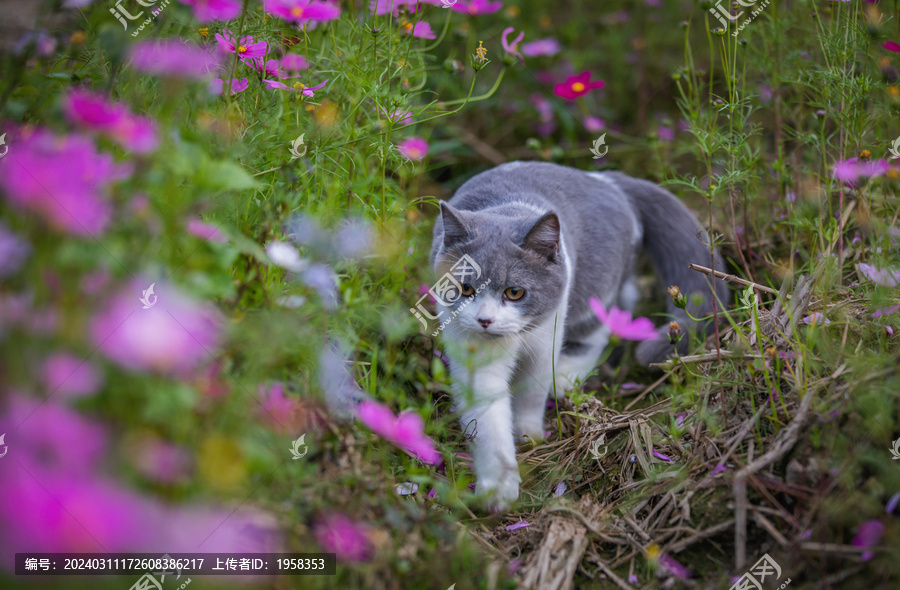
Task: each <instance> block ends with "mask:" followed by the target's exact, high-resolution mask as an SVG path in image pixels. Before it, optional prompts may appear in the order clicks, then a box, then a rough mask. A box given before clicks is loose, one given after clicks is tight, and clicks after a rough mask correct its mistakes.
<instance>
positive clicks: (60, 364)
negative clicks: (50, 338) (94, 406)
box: [41, 353, 103, 397]
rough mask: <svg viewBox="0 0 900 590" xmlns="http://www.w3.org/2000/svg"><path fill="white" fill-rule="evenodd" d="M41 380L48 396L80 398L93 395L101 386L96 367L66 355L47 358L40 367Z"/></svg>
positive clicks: (101, 380) (101, 381)
mask: <svg viewBox="0 0 900 590" xmlns="http://www.w3.org/2000/svg"><path fill="white" fill-rule="evenodd" d="M41 380H42V381H43V383H44V389H45V391H46V392H47V393H48V395H59V396H61V397H81V396H84V395H89V394H91V393H95V392H96V391H97V390H98V389H100V387H101V386H102V385H103V376H102V375H101V374H100V372H99V371H98V370H97V367H96V366H94V365H93V364H92V363H90V362H88V361H87V359H82V358H79V357H76V356H74V355H71V354H67V353H57V354H54V355H51V356H49V357H48V358H47V359H46V360H45V361H44V362H43V364H42V365H41Z"/></svg>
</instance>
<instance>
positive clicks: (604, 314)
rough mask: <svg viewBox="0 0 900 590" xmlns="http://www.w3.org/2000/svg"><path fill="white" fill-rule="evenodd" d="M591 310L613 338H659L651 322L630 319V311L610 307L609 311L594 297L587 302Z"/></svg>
mask: <svg viewBox="0 0 900 590" xmlns="http://www.w3.org/2000/svg"><path fill="white" fill-rule="evenodd" d="M588 303H589V304H590V306H591V309H592V310H593V311H594V314H596V316H597V318H598V319H599V320H600V322H601V323H602V324H603V325H605V326H606V327H607V328H609V331H610V333H612V335H613V336H618V337H619V338H623V339H625V340H636V341H641V340H656V339H657V338H659V334H657V332H656V329H655V328H654V327H653V322H651V321H650V320H649V319H647V318H637V319H634V320H633V319H632V318H631V312H630V311H624V310H621V309H619V308H618V307H615V306H614V307H612V308H610V309H609V311H607V310H606V307H604V306H603V304H602V303H601V302H600V300H599V299H597V298H596V297H591V298H590V300H589V302H588Z"/></svg>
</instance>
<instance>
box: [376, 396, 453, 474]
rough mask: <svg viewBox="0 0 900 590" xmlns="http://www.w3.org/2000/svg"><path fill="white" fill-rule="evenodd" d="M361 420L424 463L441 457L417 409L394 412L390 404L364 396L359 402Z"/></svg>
mask: <svg viewBox="0 0 900 590" xmlns="http://www.w3.org/2000/svg"><path fill="white" fill-rule="evenodd" d="M359 421H360V422H362V423H363V424H365V425H366V426H367V427H369V428H370V429H371V430H372V431H373V432H375V433H376V434H378V435H379V436H381V437H382V438H383V439H385V440H387V441H389V442H391V443H393V444H395V445H397V446H398V447H401V448H403V449H405V450H406V451H407V452H409V453H411V454H412V455H413V456H415V457H417V458H418V459H419V460H421V461H423V462H425V463H431V464H436V463H438V461H440V459H441V454H440V453H438V452H437V451H436V450H435V448H434V442H433V441H432V440H431V439H430V438H429V437H428V436H427V435H426V434H425V432H424V428H425V424H424V423H423V422H422V417H421V416H419V415H418V414H416V413H415V412H404V413H402V414H400V415H399V416H394V413H393V412H391V409H390V408H388V407H387V406H385V405H382V404H379V403H377V402H374V401H371V400H365V401H363V402H362V403H361V404H360V405H359Z"/></svg>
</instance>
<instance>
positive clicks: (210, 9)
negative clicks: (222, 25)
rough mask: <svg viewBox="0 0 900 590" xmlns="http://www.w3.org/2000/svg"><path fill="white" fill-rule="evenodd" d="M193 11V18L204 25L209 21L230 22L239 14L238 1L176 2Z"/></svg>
mask: <svg viewBox="0 0 900 590" xmlns="http://www.w3.org/2000/svg"><path fill="white" fill-rule="evenodd" d="M178 1H179V2H181V3H182V4H187V5H188V6H190V7H192V8H193V9H194V18H196V19H197V20H198V21H200V22H202V23H205V22H208V21H211V20H231V19H233V18H237V17H238V15H240V14H241V3H240V2H239V1H238V0H178Z"/></svg>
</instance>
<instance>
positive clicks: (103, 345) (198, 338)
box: [91, 279, 222, 375]
mask: <svg viewBox="0 0 900 590" xmlns="http://www.w3.org/2000/svg"><path fill="white" fill-rule="evenodd" d="M151 284H153V285H154V290H153V291H152V292H148V289H149V287H150V285H151ZM148 304H149V305H150V307H147V306H148ZM221 330H222V320H221V318H220V316H219V314H218V312H217V311H216V310H215V308H213V307H212V306H210V305H207V304H203V303H198V302H196V301H194V300H193V299H191V298H189V297H188V296H187V295H185V294H183V293H182V292H181V291H179V290H177V289H176V288H175V287H173V286H171V285H169V284H166V283H153V282H152V281H151V280H148V279H136V280H135V281H133V282H132V283H130V284H129V286H128V288H127V289H125V290H122V291H120V292H119V293H117V294H116V295H114V296H113V298H112V300H111V301H109V302H108V303H107V304H106V305H105V306H104V307H103V309H102V310H101V311H100V312H99V313H98V314H97V315H95V316H94V318H93V320H92V321H91V335H92V337H93V341H94V343H95V345H96V346H97V347H98V348H99V350H100V352H101V353H103V354H104V355H106V356H107V357H108V358H109V359H111V360H112V361H114V362H115V363H117V364H119V365H121V366H123V367H125V368H126V369H131V370H134V371H155V372H159V373H163V374H167V375H187V374H191V373H193V372H196V369H198V368H199V365H200V364H201V363H202V361H204V360H206V359H208V358H209V357H210V356H212V355H213V354H214V353H215V352H216V349H217V346H218V343H219V339H220V333H221Z"/></svg>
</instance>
